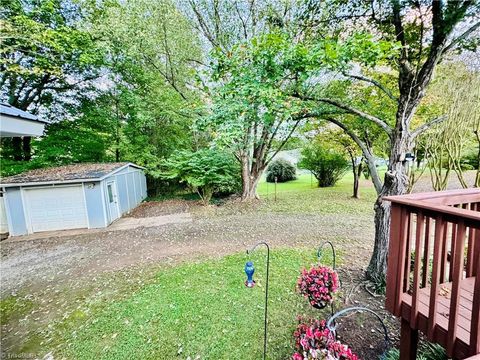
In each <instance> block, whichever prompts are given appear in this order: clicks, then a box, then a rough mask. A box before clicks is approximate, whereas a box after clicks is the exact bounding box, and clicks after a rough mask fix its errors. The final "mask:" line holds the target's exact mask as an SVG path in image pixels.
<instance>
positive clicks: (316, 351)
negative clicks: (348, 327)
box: [292, 318, 358, 360]
mask: <svg viewBox="0 0 480 360" xmlns="http://www.w3.org/2000/svg"><path fill="white" fill-rule="evenodd" d="M293 336H294V337H295V350H296V352H295V353H294V354H293V356H292V359H293V360H313V359H341V360H358V357H357V355H355V354H354V353H353V352H352V350H351V349H349V348H348V346H346V345H343V344H342V343H340V342H339V341H336V340H334V339H333V334H331V333H330V330H329V329H328V328H327V327H326V321H325V320H317V319H312V320H307V321H304V320H303V319H301V318H300V319H299V325H298V326H297V329H296V330H295V332H294V333H293Z"/></svg>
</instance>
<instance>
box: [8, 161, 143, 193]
mask: <svg viewBox="0 0 480 360" xmlns="http://www.w3.org/2000/svg"><path fill="white" fill-rule="evenodd" d="M127 166H133V167H136V168H139V169H143V167H141V166H138V165H135V164H132V163H129V162H117V163H88V164H73V165H66V166H58V167H51V168H44V169H36V170H30V171H27V172H24V173H21V174H18V175H13V176H9V177H5V178H2V179H1V180H0V186H2V187H12V186H23V185H43V184H56V183H78V182H83V181H100V180H103V179H104V178H106V177H108V176H110V175H111V174H113V173H115V172H117V171H119V170H121V169H123V168H125V167H127Z"/></svg>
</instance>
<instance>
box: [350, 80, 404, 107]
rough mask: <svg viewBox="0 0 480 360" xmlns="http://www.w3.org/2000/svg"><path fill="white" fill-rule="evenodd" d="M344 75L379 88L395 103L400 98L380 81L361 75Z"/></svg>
mask: <svg viewBox="0 0 480 360" xmlns="http://www.w3.org/2000/svg"><path fill="white" fill-rule="evenodd" d="M343 75H344V76H347V77H350V78H352V79H357V80H361V81H364V82H368V83H370V84H373V85H375V86H376V87H378V88H379V89H380V90H382V91H383V92H384V93H385V94H386V95H387V96H388V97H389V98H390V99H392V100H393V101H398V98H397V97H396V96H395V95H393V94H392V92H391V91H390V90H388V89H387V88H386V87H385V86H383V85H382V84H380V83H379V82H378V81H376V80H374V79H370V78H367V77H365V76H361V75H353V74H345V73H344V74H343Z"/></svg>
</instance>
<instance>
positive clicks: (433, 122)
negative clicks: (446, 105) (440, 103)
mask: <svg viewBox="0 0 480 360" xmlns="http://www.w3.org/2000/svg"><path fill="white" fill-rule="evenodd" d="M447 117H448V116H447V115H442V116H439V117H436V118H435V119H432V120H430V121H428V122H426V123H425V124H423V125H420V126H419V127H417V128H416V129H415V130H414V131H412V134H411V136H412V140H413V139H415V138H416V137H417V136H418V135H420V134H422V133H423V132H425V131H427V130H428V129H430V128H431V127H432V126H433V125H436V124H440V123H441V122H443V121H444V120H446V119H447Z"/></svg>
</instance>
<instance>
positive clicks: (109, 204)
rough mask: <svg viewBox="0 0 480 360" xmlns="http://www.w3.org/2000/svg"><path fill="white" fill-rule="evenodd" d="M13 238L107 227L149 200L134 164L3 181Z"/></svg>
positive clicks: (60, 170)
mask: <svg viewBox="0 0 480 360" xmlns="http://www.w3.org/2000/svg"><path fill="white" fill-rule="evenodd" d="M0 186H1V187H2V190H3V196H4V201H5V211H6V214H7V222H8V228H9V232H10V235H13V236H16V235H24V234H31V233H35V232H40V231H52V230H65V229H79V228H101V227H106V226H108V225H109V224H110V223H112V222H113V221H115V220H116V219H118V218H119V217H120V216H122V214H124V213H126V212H128V211H130V210H131V209H133V208H134V207H136V206H137V205H138V204H139V203H140V202H141V201H142V200H143V199H145V198H146V196H147V188H146V180H145V174H144V172H143V168H142V167H140V166H138V165H135V164H132V163H103V164H75V165H68V166H61V167H56V168H48V169H39V170H33V171H29V172H26V173H23V174H19V175H15V176H11V177H8V178H3V179H2V180H1V184H0Z"/></svg>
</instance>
